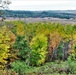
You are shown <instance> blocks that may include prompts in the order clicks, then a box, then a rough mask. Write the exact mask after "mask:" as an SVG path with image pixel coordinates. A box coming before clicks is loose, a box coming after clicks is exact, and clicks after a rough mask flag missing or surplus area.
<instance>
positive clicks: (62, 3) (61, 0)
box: [9, 0, 76, 11]
mask: <svg viewBox="0 0 76 75" xmlns="http://www.w3.org/2000/svg"><path fill="white" fill-rule="evenodd" d="M11 2H12V4H10V5H9V9H10V10H31V11H40V10H76V0H11Z"/></svg>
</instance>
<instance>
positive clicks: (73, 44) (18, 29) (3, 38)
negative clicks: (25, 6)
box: [0, 21, 76, 75]
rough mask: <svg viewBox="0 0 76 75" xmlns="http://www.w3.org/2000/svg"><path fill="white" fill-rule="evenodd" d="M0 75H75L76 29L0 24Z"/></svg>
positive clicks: (58, 24) (36, 24)
mask: <svg viewBox="0 0 76 75" xmlns="http://www.w3.org/2000/svg"><path fill="white" fill-rule="evenodd" d="M0 75H76V25H70V24H67V25H62V24H60V23H51V22H44V23H41V22H37V23H24V22H23V21H3V22H0Z"/></svg>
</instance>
